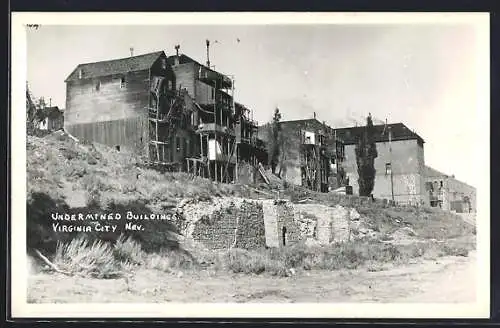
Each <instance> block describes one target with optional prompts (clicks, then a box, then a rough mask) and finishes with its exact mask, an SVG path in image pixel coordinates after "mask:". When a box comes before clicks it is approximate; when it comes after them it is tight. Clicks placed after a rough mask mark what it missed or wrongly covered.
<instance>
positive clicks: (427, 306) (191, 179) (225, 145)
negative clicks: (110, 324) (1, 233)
mask: <svg viewBox="0 0 500 328" xmlns="http://www.w3.org/2000/svg"><path fill="white" fill-rule="evenodd" d="M12 56H13V59H12V63H13V64H12V65H13V67H12V72H13V75H12V101H13V106H12V113H11V115H12V122H11V125H12V129H11V131H12V136H11V137H12V140H13V153H12V164H13V167H12V179H13V180H12V181H13V184H12V192H13V198H12V199H13V201H12V206H13V209H12V213H13V214H12V217H11V223H10V224H11V227H12V238H11V243H12V270H11V274H12V279H11V280H12V301H13V305H12V310H13V315H15V313H18V315H19V316H24V315H26V316H36V317H42V316H45V315H50V316H59V317H61V316H62V317H71V316H75V317H83V316H96V317H126V316H134V317H137V316H153V317H162V316H170V317H172V316H173V317H176V316H182V317H210V316H218V317H228V316H229V317H231V316H263V317H280V316H283V317H293V316H300V317H315V316H318V317H332V316H333V317H363V316H365V315H366V316H369V317H377V316H384V317H396V318H397V317H419V316H422V317H447V316H450V317H461V316H466V317H484V316H488V315H489V312H488V311H489V170H490V168H489V92H490V91H489V80H490V77H489V17H488V14H485V13H446V14H444V13H425V14H424V13H420V14H418V13H371V14H367V13H365V14H362V13H359V14H356V13H350V14H343V13H317V14H313V13H294V14H292V13H260V14H257V13H254V14H252V13H225V14H223V13H206V14H201V13H198V14H197V13H190V14H188V13H177V14H176V13H168V14H161V13H156V14H147V13H144V14H141V13H127V14H118V13H117V14H113V13H106V14H104V13H101V14H91V13H86V14H83V13H82V14H76V13H72V14H68V13H66V14H65V13H38V14H36V13H17V14H13V47H12ZM22 106H25V113H23V112H22V110H21V107H22Z"/></svg>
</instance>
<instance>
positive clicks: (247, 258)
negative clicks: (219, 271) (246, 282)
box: [222, 248, 287, 277]
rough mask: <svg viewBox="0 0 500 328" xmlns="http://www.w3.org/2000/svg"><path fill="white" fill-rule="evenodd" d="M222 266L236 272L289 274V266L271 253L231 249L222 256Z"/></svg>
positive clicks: (282, 275) (280, 275) (281, 275)
mask: <svg viewBox="0 0 500 328" xmlns="http://www.w3.org/2000/svg"><path fill="white" fill-rule="evenodd" d="M222 267H223V268H224V269H227V270H229V271H231V272H234V273H245V274H262V273H268V274H270V275H272V276H279V277H284V276H287V267H286V265H285V263H283V262H282V261H278V260H274V259H272V258H271V257H270V254H269V253H266V252H258V251H248V250H244V249H238V248H234V249H230V250H228V251H227V252H225V253H224V254H223V256H222Z"/></svg>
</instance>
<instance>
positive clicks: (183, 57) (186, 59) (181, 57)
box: [167, 54, 232, 87]
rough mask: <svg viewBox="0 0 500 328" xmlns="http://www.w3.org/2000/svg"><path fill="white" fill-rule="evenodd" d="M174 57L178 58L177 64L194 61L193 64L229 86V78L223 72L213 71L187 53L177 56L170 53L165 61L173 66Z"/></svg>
mask: <svg viewBox="0 0 500 328" xmlns="http://www.w3.org/2000/svg"><path fill="white" fill-rule="evenodd" d="M176 57H178V58H179V64H180V65H182V64H188V63H194V64H195V65H198V66H201V67H203V68H204V69H205V70H207V71H209V72H211V73H213V74H215V75H216V76H217V77H218V78H219V79H221V80H222V81H223V82H224V84H225V86H227V87H231V84H232V82H231V79H229V77H228V76H227V75H226V74H224V73H221V72H219V71H215V70H213V69H211V68H210V67H208V66H207V65H204V64H201V63H200V62H198V61H196V60H194V59H193V58H191V57H189V56H187V55H184V54H180V55H179V56H177V55H172V56H168V57H167V63H168V64H169V65H170V66H173V65H174V64H175V59H176Z"/></svg>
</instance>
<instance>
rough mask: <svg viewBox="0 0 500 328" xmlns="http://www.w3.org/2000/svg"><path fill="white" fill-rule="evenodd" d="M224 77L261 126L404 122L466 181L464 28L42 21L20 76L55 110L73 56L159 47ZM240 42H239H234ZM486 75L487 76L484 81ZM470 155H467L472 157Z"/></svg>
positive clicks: (472, 65)
mask: <svg viewBox="0 0 500 328" xmlns="http://www.w3.org/2000/svg"><path fill="white" fill-rule="evenodd" d="M206 39H209V40H211V47H210V62H211V64H212V65H215V69H216V70H218V71H220V72H222V73H225V74H230V75H234V78H235V88H236V89H235V98H236V101H238V102H240V103H243V104H244V105H246V106H247V107H249V108H252V109H253V116H254V119H256V120H257V121H258V122H259V123H260V124H262V123H265V122H268V121H269V120H271V118H272V115H273V111H274V109H275V108H276V107H278V108H279V109H280V112H281V113H282V120H293V119H304V118H312V117H313V112H315V113H316V116H317V118H318V119H319V120H320V121H325V122H326V123H327V124H329V125H330V126H332V127H334V128H336V127H347V126H354V125H356V124H358V125H361V124H364V123H365V122H366V116H367V115H368V113H371V114H372V116H373V117H374V119H375V123H376V124H377V123H381V122H382V121H385V120H386V119H387V120H388V122H389V123H397V122H402V123H404V124H405V125H407V126H408V127H409V128H410V129H412V130H414V131H415V132H416V133H417V134H419V135H420V136H421V137H422V138H423V139H424V141H425V145H424V151H425V162H426V165H429V166H431V167H433V168H435V169H437V170H439V171H441V172H444V173H446V174H449V175H452V174H454V175H455V176H456V178H457V179H459V180H461V181H464V182H466V183H468V184H470V185H473V186H475V185H476V184H475V174H476V171H477V169H476V167H477V164H478V163H477V161H476V160H475V156H474V155H473V154H474V152H476V151H477V140H476V135H477V133H478V130H477V126H478V124H477V119H478V118H477V116H478V110H480V109H479V108H478V105H477V103H478V101H479V99H478V97H479V96H478V92H477V85H478V75H477V62H478V60H479V59H480V58H479V49H478V46H477V34H476V30H475V29H474V27H473V26H471V25H466V24H446V25H442V24H439V25H437V24H435V25H430V24H427V25H420V24H390V25H389V24H387V25H380V24H377V25H359V24H350V25H330V24H327V25H323V24H321V25H320V24H318V25H310V24H308V25H248V26H245V25H235V26H230V25H220V26H216V25H215V26H214V25H209V26H208V25H207V26H200V25H177V26H172V25H171V26H165V25H160V26H85V25H83V26H75V25H73V26H69V25H67V26H65V25H62V26H61V25H58V26H56V25H54V26H51V25H42V26H41V27H40V28H39V29H37V30H34V29H33V30H28V31H27V48H28V49H27V50H28V56H27V60H28V63H27V64H28V66H27V72H28V76H27V81H28V83H29V86H30V90H31V91H32V93H33V95H34V96H35V97H40V96H43V97H45V99H46V100H48V99H49V98H51V103H52V105H57V106H59V107H61V108H64V107H65V92H66V91H65V90H66V89H65V83H64V80H65V79H66V77H67V76H68V75H69V74H70V73H71V72H72V70H73V69H74V68H75V67H76V66H77V65H78V64H80V63H86V62H95V61H101V60H109V59H116V58H123V57H127V56H130V47H133V48H134V50H133V51H134V55H139V54H143V53H148V52H153V51H158V50H164V51H165V53H166V54H167V55H172V54H175V50H174V46H175V45H176V44H179V45H180V46H181V47H180V53H184V54H186V55H188V56H190V57H192V58H194V59H196V60H198V61H199V62H202V63H205V62H206V45H205V40H206ZM238 40H239V41H238ZM488 79H489V77H488ZM471 154H472V155H471Z"/></svg>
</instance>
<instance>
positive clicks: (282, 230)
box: [281, 227, 286, 246]
mask: <svg viewBox="0 0 500 328" xmlns="http://www.w3.org/2000/svg"><path fill="white" fill-rule="evenodd" d="M281 239H282V243H283V246H286V227H283V229H281Z"/></svg>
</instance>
